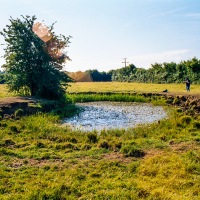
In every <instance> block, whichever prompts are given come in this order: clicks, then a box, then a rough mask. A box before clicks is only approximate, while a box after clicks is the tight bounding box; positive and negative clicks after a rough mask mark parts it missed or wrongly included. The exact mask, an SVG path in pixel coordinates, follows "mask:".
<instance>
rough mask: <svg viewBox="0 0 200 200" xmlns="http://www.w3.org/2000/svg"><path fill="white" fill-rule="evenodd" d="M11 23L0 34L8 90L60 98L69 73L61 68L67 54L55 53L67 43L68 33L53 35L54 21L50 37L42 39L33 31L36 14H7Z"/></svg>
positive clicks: (63, 92)
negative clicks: (2, 40)
mask: <svg viewBox="0 0 200 200" xmlns="http://www.w3.org/2000/svg"><path fill="white" fill-rule="evenodd" d="M9 21H10V24H9V25H7V26H6V28H5V29H3V31H2V32H0V34H1V35H2V36H3V37H4V39H5V42H6V45H7V46H6V48H5V55H4V58H5V60H6V64H5V65H3V68H4V69H5V73H6V80H7V84H8V86H9V89H10V91H14V92H17V93H21V94H23V95H31V96H35V95H37V96H40V97H44V98H48V99H60V98H62V97H63V96H64V94H65V89H66V86H67V84H66V82H68V80H69V78H68V76H67V75H66V74H65V73H64V72H63V71H61V70H62V68H63V66H62V64H63V63H64V62H65V60H66V59H69V58H68V56H67V55H65V54H63V55H62V56H59V57H58V56H55V55H54V54H52V52H53V51H54V50H53V49H52V48H53V47H51V45H52V44H55V45H56V46H54V48H56V50H55V51H56V52H57V51H58V50H60V49H64V48H65V47H67V45H68V43H69V39H70V37H65V36H62V35H60V36H56V35H55V33H54V32H53V25H51V26H50V27H49V30H51V34H52V38H51V40H50V41H47V42H44V41H43V40H42V39H40V38H39V37H38V36H37V35H36V34H35V33H34V32H33V30H32V29H33V25H34V24H35V21H36V17H35V16H32V17H30V16H25V17H24V16H22V20H21V19H19V18H17V19H13V18H12V17H11V18H10V20H9Z"/></svg>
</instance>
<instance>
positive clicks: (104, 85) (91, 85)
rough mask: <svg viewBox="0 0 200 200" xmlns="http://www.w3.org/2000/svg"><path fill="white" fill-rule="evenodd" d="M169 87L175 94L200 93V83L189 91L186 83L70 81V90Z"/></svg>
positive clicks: (125, 90)
mask: <svg viewBox="0 0 200 200" xmlns="http://www.w3.org/2000/svg"><path fill="white" fill-rule="evenodd" d="M165 89H167V90H168V91H169V93H174V94H188V93H189V94H200V85H191V91H190V92H187V91H186V89H185V84H150V83H127V82H126V83H121V82H77V83H70V86H69V87H68V91H69V92H75V93H78V92H124V93H125V92H156V93H160V92H162V91H163V90H165Z"/></svg>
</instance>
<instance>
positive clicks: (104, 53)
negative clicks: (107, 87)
mask: <svg viewBox="0 0 200 200" xmlns="http://www.w3.org/2000/svg"><path fill="white" fill-rule="evenodd" d="M21 15H24V16H26V15H29V16H33V15H35V16H36V17H37V20H36V21H38V22H42V21H43V23H44V24H46V25H47V26H50V25H51V24H52V23H54V22H56V24H55V26H54V32H55V33H56V34H57V35H60V34H62V35H65V36H69V35H70V36H72V38H71V40H70V41H71V43H70V44H69V47H68V48H67V49H66V50H67V54H68V56H69V57H70V58H71V60H72V61H68V62H67V63H66V64H65V67H64V69H65V70H66V71H70V72H75V71H85V70H88V69H97V70H99V71H106V72H107V71H109V70H111V69H118V68H121V67H124V66H125V63H123V62H124V58H127V59H126V61H127V62H128V63H127V65H128V64H134V65H135V66H136V67H137V68H145V69H148V68H149V67H151V64H154V63H163V62H177V63H178V62H180V61H182V60H188V59H191V58H193V57H197V58H198V59H200V45H199V44H200V0H0V31H2V30H3V28H5V27H6V25H7V24H9V19H10V16H11V17H12V18H14V19H16V18H21ZM0 44H5V42H4V38H3V37H2V36H0ZM3 48H5V46H4V47H3V46H0V56H3V55H4V50H3ZM3 63H5V61H4V59H3V58H0V66H1V65H2V64H3Z"/></svg>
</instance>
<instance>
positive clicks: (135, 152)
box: [120, 145, 145, 158]
mask: <svg viewBox="0 0 200 200" xmlns="http://www.w3.org/2000/svg"><path fill="white" fill-rule="evenodd" d="M120 152H121V153H123V154H124V155H125V156H126V157H135V158H140V157H143V156H144V155H145V153H144V152H143V151H142V150H141V149H140V148H138V147H137V146H134V145H125V146H122V148H121V150H120Z"/></svg>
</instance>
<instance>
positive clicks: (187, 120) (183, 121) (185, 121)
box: [180, 115, 192, 125]
mask: <svg viewBox="0 0 200 200" xmlns="http://www.w3.org/2000/svg"><path fill="white" fill-rule="evenodd" d="M191 121H192V117H190V116H188V115H184V116H182V117H181V118H180V123H181V124H186V125H188V124H190V122H191Z"/></svg>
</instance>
